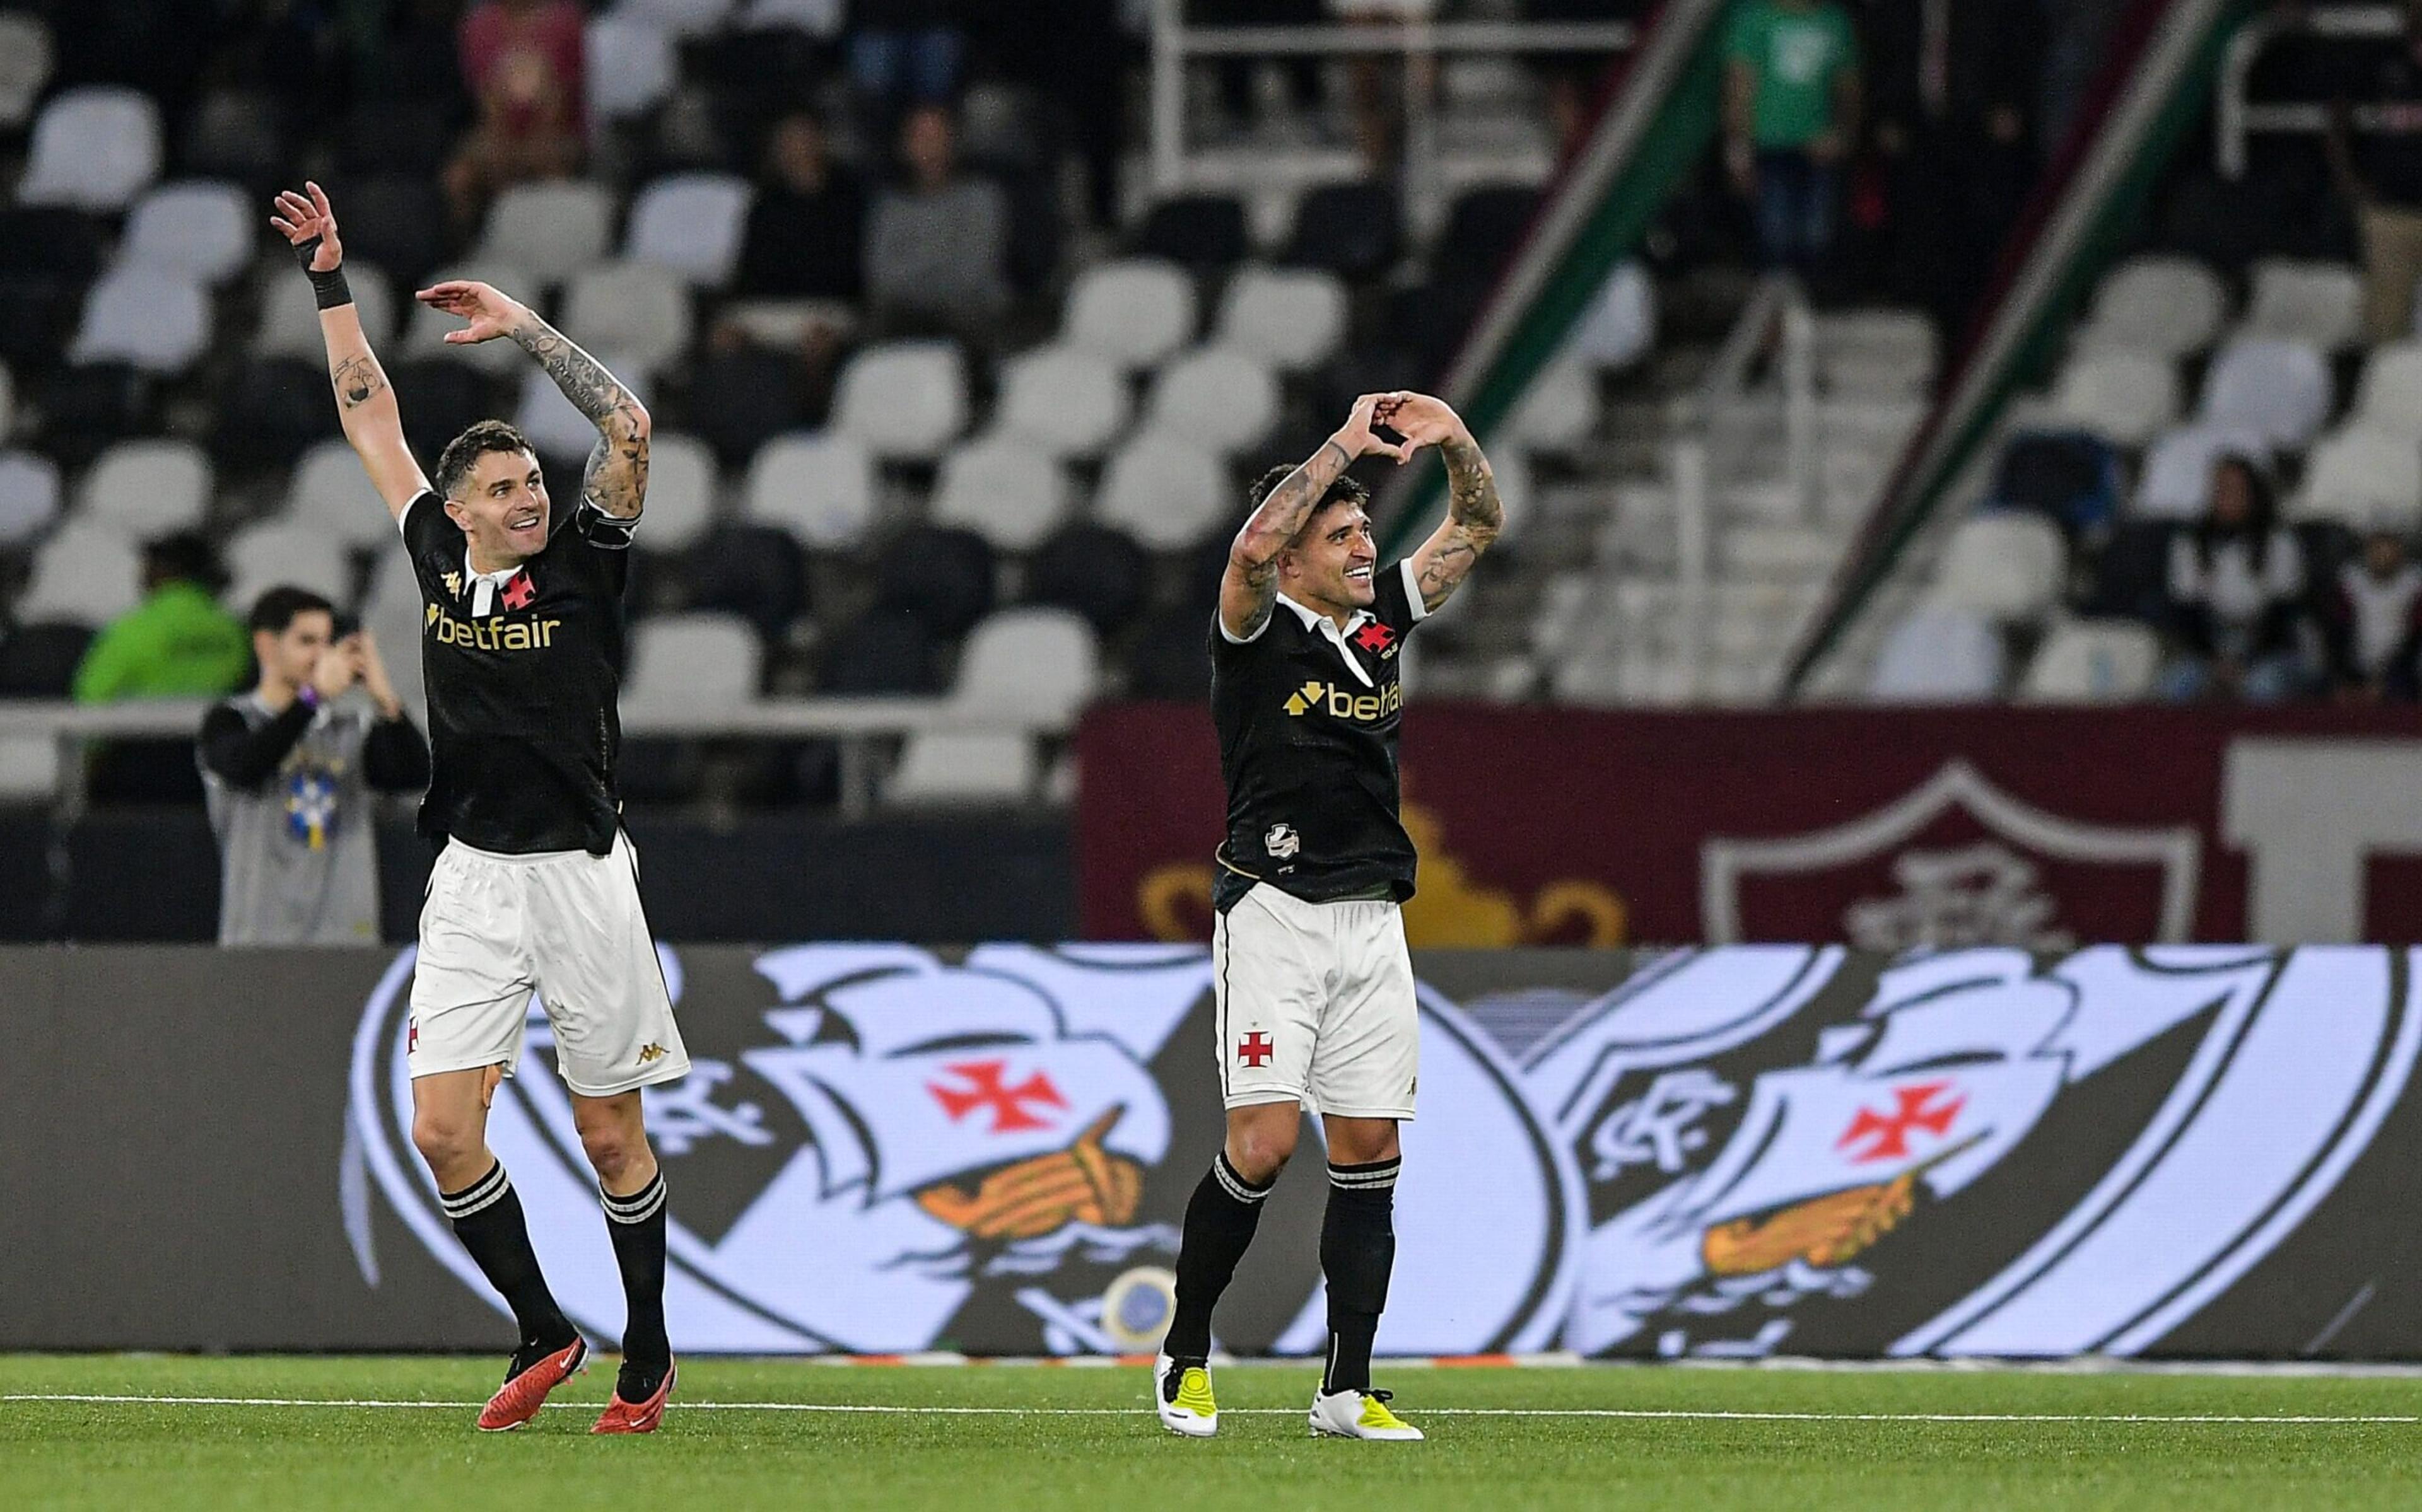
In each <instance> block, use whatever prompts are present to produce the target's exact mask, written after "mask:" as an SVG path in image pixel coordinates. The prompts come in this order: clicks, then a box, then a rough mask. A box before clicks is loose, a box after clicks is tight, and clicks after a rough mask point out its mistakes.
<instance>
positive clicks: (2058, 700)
mask: <svg viewBox="0 0 2422 1512" xmlns="http://www.w3.org/2000/svg"><path fill="white" fill-rule="evenodd" d="M2161 662H2162V641H2161V637H2160V636H2158V635H2156V634H2154V633H2153V631H2152V628H2151V627H2150V626H2147V625H2140V624H2138V623H2137V622H2136V621H2134V620H2132V619H2079V620H2069V621H2068V622H2066V623H2063V624H2058V625H2054V626H2053V627H2052V632H2051V633H2050V634H2048V635H2046V636H2045V637H2044V642H2043V646H2042V647H2041V648H2040V649H2038V650H2037V652H2036V659H2035V660H2034V661H2033V662H2029V663H2028V664H2027V671H2026V676H2025V677H2023V678H2021V679H2020V682H2019V693H2018V701H2019V702H2020V703H2022V704H2128V703H2135V702H2137V701H2139V700H2141V699H2143V698H2145V697H2147V695H2149V694H2151V693H2152V691H2153V678H2154V675H2155V674H2156V673H2157V672H2158V671H2159V670H2160V668H2161Z"/></svg>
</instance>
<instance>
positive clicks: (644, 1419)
mask: <svg viewBox="0 0 2422 1512" xmlns="http://www.w3.org/2000/svg"><path fill="white" fill-rule="evenodd" d="M679 1374H680V1371H679V1370H678V1369H676V1368H675V1367H673V1366H670V1365H668V1366H666V1367H665V1379H664V1380H661V1381H659V1382H657V1383H656V1394H655V1395H653V1396H651V1397H649V1398H648V1399H647V1400H646V1401H644V1402H626V1401H624V1400H622V1391H621V1387H620V1386H617V1387H616V1388H615V1390H614V1399H613V1400H612V1401H610V1402H607V1403H606V1411H603V1412H600V1413H599V1414H597V1426H595V1427H593V1428H590V1430H589V1431H590V1432H591V1433H653V1432H655V1431H656V1426H657V1425H659V1424H661V1423H663V1422H664V1420H665V1399H666V1398H667V1397H668V1396H670V1395H672V1394H673V1378H674V1377H675V1376H677V1375H679Z"/></svg>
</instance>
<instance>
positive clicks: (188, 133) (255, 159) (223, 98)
mask: <svg viewBox="0 0 2422 1512" xmlns="http://www.w3.org/2000/svg"><path fill="white" fill-rule="evenodd" d="M280 127H281V116H280V113H279V111H278V108H277V102H276V101H275V100H273V99H271V98H270V97H269V96H268V95H267V94H265V93H263V92H262V91H260V90H258V89H245V88H241V87H235V86H218V87H213V88H209V89H205V90H204V91H203V93H202V98H201V101H200V102H199V103H197V105H195V107H194V109H193V113H192V114H191V115H189V116H188V117H186V118H185V126H184V129H183V130H182V131H179V132H171V133H170V142H169V149H170V153H171V158H170V163H171V166H172V168H173V169H174V171H176V172H177V173H180V174H182V175H185V176H188V177H191V178H197V179H228V180H229V181H230V182H233V183H237V184H241V185H242V186H243V187H244V195H245V203H246V204H247V205H258V204H264V203H266V202H267V200H268V196H269V195H270V193H271V192H272V191H273V190H274V189H275V188H276V187H277V185H278V182H279V180H280V179H281V177H282V175H283V173H284V170H285V168H286V164H287V157H288V153H287V147H286V140H285V135H284V132H282V130H281V129H280ZM353 238H354V231H353V226H352V217H351V214H350V207H348V215H347V224H346V226H345V243H346V246H345V250H346V252H347V254H348V255H350V254H351V253H352V251H353Z"/></svg>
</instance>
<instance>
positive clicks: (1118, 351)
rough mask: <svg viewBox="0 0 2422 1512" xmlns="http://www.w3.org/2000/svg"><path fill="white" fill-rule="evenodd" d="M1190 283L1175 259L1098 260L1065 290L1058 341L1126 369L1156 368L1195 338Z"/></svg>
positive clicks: (1192, 287)
mask: <svg viewBox="0 0 2422 1512" xmlns="http://www.w3.org/2000/svg"><path fill="white" fill-rule="evenodd" d="M1194 325H1195V313H1194V281H1193V280H1192V279H1190V278H1188V277H1187V275H1186V271H1185V270H1184V269H1182V268H1180V267H1178V266H1177V265H1176V264H1174V263H1169V262H1161V261H1157V260H1156V259H1154V258H1149V257H1128V258H1123V259H1121V260H1118V261H1115V262H1103V263H1096V264H1094V265H1093V267H1091V268H1089V269H1087V270H1086V271H1085V272H1084V273H1082V274H1081V275H1079V276H1078V277H1077V283H1076V287H1075V288H1071V289H1070V290H1069V291H1068V308H1067V314H1066V316H1065V317H1064V318H1063V320H1062V322H1061V327H1060V339H1062V341H1065V342H1066V343H1068V344H1069V345H1070V346H1072V347H1077V348H1081V349H1082V350H1084V351H1091V352H1094V353H1097V354H1099V355H1101V356H1104V357H1107V358H1109V360H1110V361H1112V362H1114V363H1116V364H1118V365H1119V366H1122V367H1124V368H1128V369H1130V370H1132V369H1134V368H1139V367H1151V366H1156V365H1157V364H1158V363H1159V362H1160V361H1161V359H1162V358H1164V357H1167V356H1168V355H1169V354H1170V353H1172V352H1173V351H1176V350H1177V349H1178V348H1180V347H1182V346H1184V345H1185V344H1186V343H1187V341H1189V340H1191V339H1193V336H1194Z"/></svg>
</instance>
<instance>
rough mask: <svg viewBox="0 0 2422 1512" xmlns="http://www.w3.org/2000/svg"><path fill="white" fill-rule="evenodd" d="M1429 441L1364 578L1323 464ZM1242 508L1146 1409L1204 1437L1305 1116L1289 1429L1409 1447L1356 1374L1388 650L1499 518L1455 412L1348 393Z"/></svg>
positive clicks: (1373, 1087) (1393, 962) (1383, 920)
mask: <svg viewBox="0 0 2422 1512" xmlns="http://www.w3.org/2000/svg"><path fill="white" fill-rule="evenodd" d="M1379 429H1387V430H1390V431H1392V432H1393V433H1394V434H1395V435H1396V436H1397V437H1398V438H1400V440H1398V441H1394V442H1391V441H1388V440H1385V439H1383V438H1382V437H1381V436H1380V435H1378V434H1377V433H1376V432H1377V431H1378V430H1379ZM1431 445H1434V446H1436V447H1438V448H1439V454H1440V455H1441V456H1442V457H1443V458H1444V459H1445V460H1446V468H1447V480H1448V484H1449V487H1450V490H1451V491H1452V495H1453V502H1452V505H1451V507H1450V508H1449V511H1448V514H1447V518H1446V520H1445V522H1443V523H1441V524H1440V525H1439V527H1438V529H1437V530H1436V531H1435V532H1434V533H1433V534H1432V535H1431V536H1430V538H1428V539H1427V540H1425V541H1423V543H1422V545H1421V548H1420V549H1419V550H1418V551H1416V552H1414V553H1413V554H1412V555H1410V556H1408V557H1407V558H1405V559H1404V560H1403V561H1400V562H1397V563H1394V564H1392V565H1391V566H1388V567H1384V568H1382V567H1380V566H1379V565H1378V552H1377V549H1376V546H1375V545H1374V544H1373V542H1372V537H1371V519H1370V516H1369V515H1368V514H1367V513H1366V512H1365V509H1364V507H1365V506H1366V505H1367V503H1368V502H1369V497H1370V496H1369V494H1368V493H1367V492H1366V491H1364V490H1363V488H1362V486H1361V485H1360V483H1357V482H1356V481H1354V480H1353V479H1352V478H1350V477H1347V476H1346V475H1345V470H1346V469H1347V468H1348V467H1350V466H1352V465H1353V463H1354V462H1355V461H1356V460H1358V459H1360V458H1362V457H1366V456H1372V455H1377V456H1383V457H1392V458H1394V459H1395V460H1397V461H1398V462H1399V463H1402V462H1405V461H1408V460H1411V458H1412V456H1413V454H1414V453H1415V452H1416V451H1418V450H1419V449H1420V448H1422V447H1423V446H1431ZM1252 500H1253V504H1254V509H1253V513H1252V516H1251V518H1250V519H1249V520H1247V521H1246V522H1245V526H1244V528H1243V529H1242V530H1241V531H1239V532H1237V535H1236V539H1235V545H1234V546H1232V547H1231V548H1230V550H1229V553H1228V568H1227V572H1226V575H1225V576H1224V577H1223V578H1222V579H1221V582H1220V585H1219V616H1218V622H1217V624H1215V625H1214V626H1213V627H1212V631H1211V636H1210V645H1211V662H1212V681H1211V716H1212V722H1213V724H1214V725H1217V727H1218V730H1219V770H1220V775H1221V777H1222V779H1223V780H1224V781H1225V782H1226V784H1227V788H1228V825H1227V839H1226V840H1225V841H1224V842H1223V843H1222V844H1221V846H1220V848H1219V870H1218V873H1217V878H1216V881H1214V883H1213V895H1212V904H1213V908H1214V910H1215V912H1216V914H1217V918H1216V921H1215V922H1214V924H1213V926H1212V935H1211V953H1212V967H1213V974H1214V975H1213V980H1214V984H1215V986H1214V993H1215V998H1216V1015H1215V1023H1214V1030H1213V1032H1214V1034H1215V1035H1216V1037H1217V1045H1218V1052H1219V1084H1220V1092H1221V1094H1222V1096H1223V1099H1224V1100H1225V1103H1226V1106H1227V1110H1228V1113H1227V1126H1228V1127H1227V1139H1226V1142H1225V1146H1224V1147H1223V1148H1222V1149H1221V1150H1220V1152H1219V1155H1218V1156H1216V1157H1215V1158H1214V1159H1213V1161H1212V1163H1211V1170H1210V1171H1209V1173H1208V1174H1206V1175H1205V1176H1204V1177H1203V1180H1202V1184H1201V1185H1199V1186H1198V1187H1196V1188H1195V1190H1194V1195H1193V1197H1192V1199H1191V1200H1190V1201H1189V1202H1188V1203H1187V1208H1186V1228H1185V1236H1184V1239H1183V1241H1182V1243H1181V1245H1180V1248H1179V1252H1178V1256H1177V1307H1176V1312H1175V1314H1174V1316H1173V1317H1172V1319H1171V1322H1170V1329H1169V1335H1168V1338H1167V1339H1166V1340H1165V1341H1164V1343H1163V1344H1162V1346H1161V1353H1160V1355H1159V1357H1158V1358H1157V1359H1156V1361H1155V1362H1154V1364H1153V1399H1154V1402H1155V1405H1156V1408H1157V1409H1158V1411H1159V1414H1160V1421H1161V1423H1162V1425H1163V1426H1166V1427H1167V1428H1168V1429H1169V1430H1170V1431H1171V1432H1172V1433H1178V1434H1182V1435H1184V1436H1186V1437H1187V1438H1208V1437H1210V1436H1211V1435H1212V1434H1213V1433H1215V1432H1217V1431H1218V1430H1219V1407H1218V1404H1217V1402H1216V1400H1215V1399H1214V1397H1213V1395H1212V1392H1211V1373H1210V1365H1209V1359H1210V1353H1211V1313H1212V1309H1213V1308H1214V1307H1215V1306H1217V1305H1218V1303H1219V1294H1220V1292H1221V1291H1223V1290H1224V1289H1225V1288H1226V1287H1227V1285H1228V1282H1229V1280H1230V1278H1231V1277H1233V1276H1234V1275H1235V1271H1236V1263H1237V1261H1238V1260H1240V1259H1242V1258H1243V1257H1244V1254H1245V1250H1246V1247H1247V1246H1248V1245H1250V1243H1251V1242H1252V1239H1253V1230H1254V1227H1255V1226H1256V1225H1257V1224H1259V1223H1260V1221H1261V1211H1262V1203H1263V1201H1264V1199H1266V1197H1268V1196H1269V1194H1270V1189H1271V1187H1272V1186H1273V1185H1274V1184H1275V1183H1276V1182H1277V1180H1278V1176H1279V1171H1280V1169H1281V1168H1282V1166H1284V1165H1285V1164H1286V1162H1287V1159H1288V1157H1289V1156H1291V1155H1293V1154H1294V1153H1295V1144H1296V1133H1297V1130H1298V1129H1299V1128H1300V1127H1301V1124H1302V1121H1303V1116H1302V1115H1303V1113H1304V1111H1307V1110H1308V1111H1311V1112H1313V1113H1316V1114H1318V1115H1320V1119H1321V1128H1322V1131H1323V1132H1324V1134H1325V1135H1326V1136H1327V1140H1328V1145H1329V1151H1328V1153H1329V1211H1328V1216H1327V1219H1326V1221H1325V1222H1324V1223H1323V1224H1322V1225H1321V1234H1320V1267H1321V1271H1322V1273H1323V1275H1324V1276H1325V1277H1326V1278H1327V1281H1328V1289H1329V1356H1328V1360H1327V1363H1326V1364H1325V1365H1324V1367H1323V1369H1322V1373H1321V1381H1320V1386H1319V1389H1318V1390H1317V1391H1316V1392H1315V1393H1314V1394H1313V1401H1312V1414H1311V1423H1312V1429H1313V1432H1314V1433H1316V1434H1329V1435H1334V1436H1336V1437H1339V1438H1347V1439H1400V1440H1401V1439H1418V1438H1420V1437H1421V1436H1422V1434H1421V1430H1420V1429H1418V1428H1416V1427H1414V1426H1411V1425H1410V1424H1408V1423H1407V1422H1405V1421H1404V1420H1403V1419H1402V1418H1399V1417H1398V1416H1396V1414H1395V1413H1394V1412H1393V1411H1391V1410H1390V1409H1389V1407H1388V1401H1389V1394H1388V1393H1386V1392H1383V1391H1375V1390H1373V1389H1372V1385H1371V1348H1372V1344H1373V1341H1374V1339H1375V1338H1376V1335H1377V1333H1378V1329H1379V1314H1380V1311H1381V1310H1382V1309H1383V1308H1384V1307H1385V1306H1386V1305H1387V1301H1388V1276H1389V1272H1390V1271H1391V1270H1392V1268H1393V1266H1394V1263H1395V1255H1396V1237H1395V1220H1394V1210H1395V1187H1396V1171H1397V1168H1398V1166H1399V1165H1400V1164H1401V1163H1402V1161H1401V1157H1400V1155H1399V1152H1398V1143H1397V1125H1398V1124H1399V1123H1400V1122H1402V1121H1403V1120H1405V1119H1408V1118H1410V1117H1412V1116H1413V1099H1414V1092H1415V1087H1416V1083H1417V1076H1418V1071H1419V1054H1418V1048H1419V1047H1418V1045H1417V1043H1416V1037H1417V1029H1418V1017H1419V1015H1418V1009H1417V1005H1416V1004H1415V1001H1414V995H1413V971H1412V961H1411V959H1410V958H1409V957H1408V954H1407V953H1406V949H1405V928H1404V921H1403V919H1402V917H1401V915H1400V914H1399V912H1398V910H1399V907H1400V906H1401V905H1402V904H1403V903H1404V901H1405V900H1406V899H1407V898H1408V897H1410V896H1413V869H1414V861H1415V857H1414V853H1413V844H1412V841H1411V839H1410V838H1409V837H1408V835H1407V834H1405V828H1404V825H1403V824H1402V823H1401V822H1400V821H1399V820H1398V818H1397V812H1396V808H1397V782H1396V732H1397V726H1398V725H1399V724H1400V723H1401V721H1402V718H1403V709H1404V690H1403V683H1402V676H1401V675H1402V671H1403V667H1402V659H1401V653H1402V651H1403V650H1404V646H1405V637H1406V636H1408V635H1409V634H1410V633H1411V632H1412V631H1413V630H1414V628H1415V627H1417V626H1418V625H1420V624H1421V622H1422V621H1423V619H1425V618H1426V617H1428V616H1429V615H1430V614H1431V613H1432V612H1433V611H1435V610H1436V609H1437V608H1438V607H1439V605H1440V604H1442V603H1444V602H1446V600H1447V599H1448V597H1449V596H1451V595H1452V594H1453V593H1454V592H1455V588H1456V587H1457V586H1458V585H1460V584H1461V583H1462V582H1463V580H1464V578H1465V576H1466V575H1468V574H1469V573H1470V570H1471V568H1472V564H1473V563H1475V562H1476V561H1478V560H1479V558H1480V553H1483V552H1485V551H1486V550H1487V549H1488V546H1489V543H1490V542H1491V541H1493V540H1495V539H1496V538H1497V532H1498V530H1499V529H1500V528H1501V527H1502V525H1503V523H1504V520H1505V511H1504V507H1503V506H1502V504H1501V503H1500V502H1499V500H1498V497H1497V484H1496V480H1495V478H1494V477H1493V476H1492V475H1490V472H1489V468H1488V460H1487V458H1486V457H1484V456H1482V455H1481V451H1480V447H1479V445H1478V444H1476V443H1474V442H1473V440H1472V438H1471V432H1470V429H1467V428H1466V427H1465V426H1464V423H1463V421H1462V419H1461V418H1460V417H1459V416H1457V415H1456V414H1455V412H1454V411H1453V410H1451V409H1449V408H1448V407H1447V406H1446V405H1445V404H1443V403H1441V402H1439V400H1437V399H1434V398H1431V397H1428V396H1426V395H1421V394H1402V393H1397V394H1366V395H1364V396H1362V397H1361V398H1360V399H1359V400H1357V401H1356V402H1355V405H1354V410H1353V413H1352V414H1351V415H1350V416H1348V417H1347V419H1346V422H1345V426H1344V427H1343V428H1341V429H1339V430H1338V431H1337V433H1336V434H1335V435H1333V436H1331V437H1330V438H1329V440H1328V441H1326V442H1324V443H1322V444H1321V446H1320V449H1319V450H1318V451H1315V452H1313V454H1312V456H1311V457H1310V458H1308V459H1307V460H1305V461H1304V462H1303V463H1302V464H1301V465H1299V466H1297V467H1293V468H1284V467H1282V468H1277V469H1274V470H1272V471H1271V472H1270V473H1269V474H1267V475H1265V476H1264V477H1263V478H1262V479H1261V480H1260V481H1259V482H1258V483H1256V484H1255V485H1254V487H1253V491H1252Z"/></svg>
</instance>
